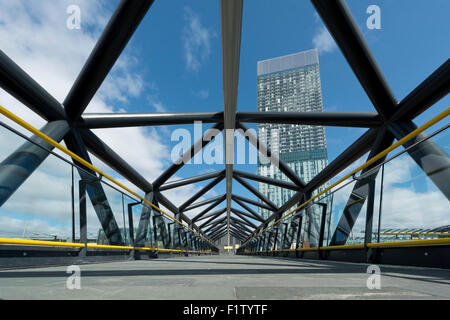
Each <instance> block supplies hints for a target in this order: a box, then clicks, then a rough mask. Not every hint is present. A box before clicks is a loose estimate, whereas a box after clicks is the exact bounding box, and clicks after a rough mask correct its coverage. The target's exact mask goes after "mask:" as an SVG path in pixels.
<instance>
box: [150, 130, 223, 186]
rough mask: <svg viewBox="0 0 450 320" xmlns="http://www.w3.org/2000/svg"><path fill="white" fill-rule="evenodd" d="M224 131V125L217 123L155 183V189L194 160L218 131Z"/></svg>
mask: <svg viewBox="0 0 450 320" xmlns="http://www.w3.org/2000/svg"><path fill="white" fill-rule="evenodd" d="M222 129H223V123H216V124H215V125H214V126H213V127H212V128H211V129H209V130H208V131H206V132H205V134H204V135H203V137H201V138H200V139H199V140H198V141H196V142H195V143H194V144H193V145H192V146H191V148H190V149H189V150H188V151H186V152H185V153H184V154H183V156H182V157H181V158H179V159H178V160H177V161H175V163H173V164H172V165H171V166H170V167H169V168H168V169H167V170H166V171H164V172H163V173H162V174H161V175H160V176H159V177H158V178H157V179H156V180H155V181H154V182H153V186H154V188H159V187H160V186H162V185H163V184H164V183H165V182H166V181H167V180H169V178H170V177H171V176H173V175H174V174H175V173H176V172H177V171H178V170H179V169H180V168H181V167H183V166H184V164H185V163H186V162H187V161H189V160H190V159H192V158H193V157H194V156H195V154H196V153H197V152H199V151H200V150H201V149H202V148H203V147H205V146H206V145H207V144H208V143H209V142H210V141H211V138H212V137H213V136H214V133H216V131H217V130H219V131H221V130H222Z"/></svg>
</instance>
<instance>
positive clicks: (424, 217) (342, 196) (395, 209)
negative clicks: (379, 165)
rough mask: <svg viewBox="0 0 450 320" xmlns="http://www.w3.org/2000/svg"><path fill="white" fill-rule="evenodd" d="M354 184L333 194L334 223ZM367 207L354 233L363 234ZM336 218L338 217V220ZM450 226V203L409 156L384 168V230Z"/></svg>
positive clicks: (382, 222) (376, 217)
mask: <svg viewBox="0 0 450 320" xmlns="http://www.w3.org/2000/svg"><path fill="white" fill-rule="evenodd" d="M380 185H381V170H380V174H379V175H378V176H377V180H376V191H375V205H374V213H375V219H374V230H376V229H377V228H376V226H377V221H378V212H379V203H380V202H379V201H380ZM353 186H354V183H351V184H349V185H348V186H346V187H344V188H343V189H341V190H340V191H338V192H336V193H335V194H334V198H333V212H334V213H333V222H336V221H337V218H340V215H342V209H343V207H344V206H345V204H346V203H347V201H348V199H349V196H350V192H351V191H352V189H353ZM366 208H367V203H365V204H364V206H363V207H362V209H361V212H360V214H359V216H358V219H357V221H356V223H355V226H354V228H353V232H360V231H361V230H364V228H365V227H364V225H365V216H366ZM336 215H337V216H336ZM445 225H450V215H449V202H448V200H447V198H446V197H445V196H444V195H443V194H442V192H440V191H439V189H437V187H436V186H435V185H434V184H433V183H432V182H431V180H430V179H429V178H428V177H427V176H426V175H425V173H423V171H422V170H421V169H420V168H419V167H418V166H417V164H416V163H415V162H414V160H412V159H411V157H410V156H409V155H408V154H404V155H402V156H401V157H399V158H396V159H394V160H392V161H391V162H389V163H387V164H386V165H385V172H384V182H383V199H382V210H381V228H382V229H391V228H392V229H406V228H423V229H431V228H437V227H440V226H445Z"/></svg>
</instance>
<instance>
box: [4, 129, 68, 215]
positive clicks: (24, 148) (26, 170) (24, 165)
mask: <svg viewBox="0 0 450 320" xmlns="http://www.w3.org/2000/svg"><path fill="white" fill-rule="evenodd" d="M69 130H70V128H69V125H68V123H67V121H65V120H55V121H51V122H48V123H47V124H46V125H45V126H44V127H42V128H41V129H40V131H41V132H42V133H44V134H45V135H47V136H48V137H50V138H52V139H53V140H58V141H59V140H61V139H62V138H63V137H64V136H65V135H66V134H67V132H69ZM31 141H32V142H30V141H26V140H25V142H24V143H23V144H22V145H21V146H20V147H19V148H18V149H16V150H15V151H14V152H13V153H11V154H10V155H9V156H8V157H7V158H5V159H4V160H3V161H2V162H1V163H0V207H1V206H2V205H3V204H4V203H5V202H6V201H7V200H8V199H9V198H10V197H11V196H12V195H13V194H14V192H15V191H16V190H17V189H18V188H19V187H20V186H21V185H22V184H23V183H24V182H25V181H26V179H28V177H29V176H31V174H33V172H34V171H35V170H36V169H37V168H38V167H39V166H40V165H41V163H42V162H44V160H45V159H47V157H48V155H49V154H50V153H49V152H47V151H46V150H45V149H48V150H52V149H53V146H52V145H50V144H49V143H47V142H45V141H44V140H42V139H41V138H39V137H36V136H33V137H31ZM43 148H44V149H43Z"/></svg>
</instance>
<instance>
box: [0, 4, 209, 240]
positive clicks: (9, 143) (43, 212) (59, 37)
mask: <svg viewBox="0 0 450 320" xmlns="http://www.w3.org/2000/svg"><path fill="white" fill-rule="evenodd" d="M70 4H76V5H79V6H80V8H81V12H82V21H81V30H69V29H67V28H66V19H67V14H66V8H67V6H68V5H70ZM107 4H109V3H108V2H107V1H89V0H70V1H69V0H67V1H66V0H61V1H52V0H41V1H25V0H24V1H8V0H0V6H1V7H2V10H0V25H1V28H0V43H2V48H1V49H2V50H3V51H4V52H5V54H6V55H8V56H9V57H10V58H11V59H12V60H14V61H15V62H16V63H17V64H18V65H19V66H20V67H21V68H22V69H23V70H24V71H25V72H27V73H28V74H29V75H30V76H31V77H32V78H33V79H35V80H36V81H37V82H38V83H39V84H40V85H41V86H42V87H44V88H45V89H46V90H47V91H48V92H49V93H50V94H51V95H53V96H54V97H55V98H56V99H57V100H58V101H60V102H62V101H63V100H64V98H65V97H66V95H67V94H68V92H69V90H70V88H71V86H72V85H73V82H74V81H75V79H76V77H77V75H78V74H79V72H80V70H81V68H82V67H83V65H84V63H85V61H86V59H87V57H88V56H89V54H90V52H91V51H92V49H93V47H94V45H95V43H96V41H97V39H98V38H99V36H100V34H101V31H102V30H103V28H104V26H105V25H106V23H107V21H108V19H109V17H110V16H111V14H112V11H111V10H108V9H106V7H108V5H107ZM196 26H197V22H195V21H194V22H193V27H194V29H195V27H196ZM208 48H209V47H208ZM138 63H139V59H138V58H137V57H135V56H131V55H129V54H126V53H124V54H122V55H121V57H120V59H119V60H118V61H117V63H116V65H115V66H114V68H113V70H112V72H111V73H110V75H109V76H108V77H107V79H106V80H105V82H104V83H103V85H102V86H101V88H100V90H99V92H98V93H97V94H96V96H95V97H94V99H93V100H92V101H91V103H90V104H89V106H88V108H87V110H86V112H118V111H120V112H124V111H126V110H127V107H128V106H129V105H128V99H129V98H134V97H140V96H141V95H142V93H143V92H144V91H145V90H146V89H154V88H155V86H156V84H155V83H153V82H151V81H150V82H149V83H147V82H146V81H145V80H144V79H143V75H142V74H140V70H141V69H138V68H137V65H138ZM0 104H1V105H2V106H4V107H6V108H7V109H8V110H10V111H12V112H13V113H15V114H17V115H18V116H20V117H21V118H23V119H24V120H25V121H27V122H29V123H31V124H32V125H33V126H36V127H38V128H40V127H41V126H42V125H44V124H45V120H43V119H41V118H40V117H39V116H38V115H36V114H34V113H33V112H30V110H29V109H28V108H27V107H25V106H24V105H23V104H21V103H20V102H19V101H17V100H16V99H15V98H13V97H11V96H10V95H9V94H8V93H6V92H5V91H3V90H1V89H0ZM114 105H117V107H116V106H114ZM154 107H155V108H156V109H157V110H158V108H159V110H160V111H161V110H164V109H165V108H164V106H163V104H162V102H161V101H160V100H157V101H155V103H154ZM0 118H1V119H0V120H1V121H5V122H7V123H8V124H10V123H11V122H10V121H6V120H5V118H4V117H0ZM14 127H16V128H17V127H18V126H17V125H15V124H14ZM18 129H20V131H24V130H23V129H21V128H18ZM0 132H1V136H0V145H1V148H0V161H2V160H3V159H4V158H5V157H6V156H7V155H8V154H10V153H11V152H12V151H13V150H15V149H16V148H17V147H18V146H19V145H20V144H21V143H23V140H21V138H18V137H16V136H13V135H6V134H5V133H4V129H0ZM95 133H96V134H97V135H98V136H99V137H100V138H101V139H102V140H104V141H105V142H106V143H107V144H108V145H109V146H110V147H111V148H112V149H113V150H115V151H116V152H117V153H118V154H119V155H120V156H121V157H122V158H123V159H125V160H126V161H127V162H128V163H129V164H130V165H131V166H132V167H134V168H135V169H136V170H137V171H138V172H139V173H140V174H141V175H142V176H143V177H144V178H146V179H147V180H148V181H150V182H151V181H153V180H154V179H155V178H156V177H158V176H159V174H160V173H161V172H162V171H163V170H164V168H165V167H167V165H169V159H170V158H169V156H168V154H169V151H168V147H167V146H168V144H167V141H165V139H166V138H167V139H168V138H170V135H168V136H167V137H165V136H164V137H163V136H161V135H160V134H158V132H157V131H156V130H155V129H147V128H124V129H110V130H95ZM26 134H27V135H28V136H30V134H29V133H28V132H26ZM58 153H59V152H58ZM92 160H93V163H94V165H96V166H97V167H99V168H100V169H101V170H103V171H104V172H106V173H108V174H110V175H112V176H114V177H116V178H117V180H119V182H121V183H123V184H125V185H126V186H128V187H130V188H131V189H132V190H134V191H136V192H137V193H138V194H141V195H142V191H140V190H138V189H137V188H136V187H135V186H134V185H132V184H131V183H130V182H128V181H126V180H125V179H124V178H121V177H119V176H118V175H117V174H115V173H113V172H112V170H111V169H109V168H107V166H106V165H104V164H103V163H101V162H100V161H99V160H98V159H96V158H95V157H94V156H92ZM76 175H77V174H76ZM70 185H71V179H70V167H69V165H68V164H65V163H63V162H62V161H60V160H59V159H58V160H57V159H55V158H54V157H53V156H50V157H49V158H48V159H47V160H46V161H45V162H44V163H43V164H42V165H41V166H40V167H39V168H38V170H37V171H36V172H35V173H34V174H33V175H32V176H31V177H30V178H29V179H28V180H27V181H26V182H25V183H24V185H22V186H21V188H19V190H18V191H17V192H16V193H15V194H14V195H13V196H12V197H11V199H10V200H9V201H8V202H7V203H6V204H5V205H4V206H3V207H2V208H1V210H0V218H1V219H2V220H1V222H0V225H1V226H2V228H1V230H0V232H3V231H5V230H9V231H12V230H15V232H18V233H19V234H22V232H23V227H24V224H28V225H30V226H31V227H29V228H31V229H33V232H46V233H56V231H57V230H56V229H58V230H59V232H60V234H62V233H64V234H68V229H67V224H68V223H69V225H70V219H71V200H70ZM77 185H78V178H77V177H76V180H75V186H76V187H77ZM193 190H195V188H194V187H190V189H189V188H188V189H187V191H178V192H172V193H171V194H170V200H172V201H174V202H175V203H179V202H180V201H182V200H184V199H186V197H187V196H188V195H189V194H192V192H193ZM111 192H112V191H111ZM111 192H110V191H107V194H108V195H109V197H108V200H109V202H110V204H111V206H112V208H113V211H114V215H115V217H116V220H117V222H118V223H119V224H120V225H122V224H123V223H122V222H121V221H122V209H121V199H120V197H119V198H117V195H118V193H117V192H112V193H111ZM113 194H115V195H116V196H113ZM77 197H78V191H76V192H75V198H76V199H77ZM90 206H91V204H90V203H89V201H88V228H89V232H90V233H91V234H93V235H94V234H96V231H97V230H98V228H99V227H100V225H99V222H98V219H97V217H96V215H95V213H94V211H93V210H92V208H91V207H90ZM75 208H76V210H78V209H77V208H78V204H77V202H76V203H75ZM18 221H22V223H19V222H18ZM18 226H20V227H18ZM31 229H30V230H31ZM20 230H22V231H20ZM46 230H48V231H46ZM50 231H51V232H50ZM30 232H31V231H30Z"/></svg>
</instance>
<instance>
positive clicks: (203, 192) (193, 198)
mask: <svg viewBox="0 0 450 320" xmlns="http://www.w3.org/2000/svg"><path fill="white" fill-rule="evenodd" d="M223 178H224V174H223V173H222V174H220V175H219V176H218V177H217V178H215V179H214V180H213V181H211V182H210V183H208V184H207V185H206V186H204V187H203V189H201V190H200V191H198V192H197V193H196V194H194V195H193V196H192V197H191V198H190V199H188V200H187V201H186V202H185V203H183V204H182V205H181V206H180V211H181V212H182V211H183V210H184V209H186V208H187V207H188V206H189V205H191V204H192V203H194V201H195V200H197V199H198V198H200V197H201V196H202V195H204V194H205V193H207V192H208V191H209V190H211V189H212V188H214V186H216V185H217V184H218V183H219V182H221V181H222V180H223Z"/></svg>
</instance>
